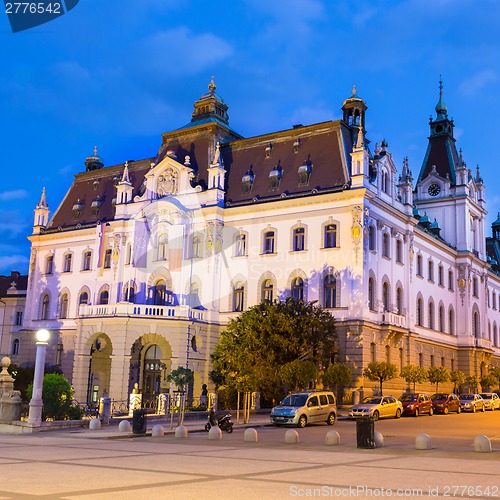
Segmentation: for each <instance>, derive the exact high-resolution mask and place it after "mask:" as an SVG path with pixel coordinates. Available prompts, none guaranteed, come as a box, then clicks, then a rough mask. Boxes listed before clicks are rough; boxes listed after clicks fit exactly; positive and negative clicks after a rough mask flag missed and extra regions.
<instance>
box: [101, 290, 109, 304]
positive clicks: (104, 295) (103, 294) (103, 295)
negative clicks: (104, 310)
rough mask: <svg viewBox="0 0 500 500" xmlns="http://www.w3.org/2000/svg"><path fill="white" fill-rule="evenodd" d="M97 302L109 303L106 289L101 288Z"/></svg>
mask: <svg viewBox="0 0 500 500" xmlns="http://www.w3.org/2000/svg"><path fill="white" fill-rule="evenodd" d="M99 304H101V305H106V304H109V292H108V290H102V291H101V293H100V295H99Z"/></svg>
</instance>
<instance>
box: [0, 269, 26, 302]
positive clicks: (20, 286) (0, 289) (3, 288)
mask: <svg viewBox="0 0 500 500" xmlns="http://www.w3.org/2000/svg"><path fill="white" fill-rule="evenodd" d="M12 283H15V287H16V289H17V290H27V288H28V276H27V275H23V274H21V273H19V272H18V271H12V272H11V273H10V276H0V297H5V296H7V290H8V289H9V288H10V287H11V286H12Z"/></svg>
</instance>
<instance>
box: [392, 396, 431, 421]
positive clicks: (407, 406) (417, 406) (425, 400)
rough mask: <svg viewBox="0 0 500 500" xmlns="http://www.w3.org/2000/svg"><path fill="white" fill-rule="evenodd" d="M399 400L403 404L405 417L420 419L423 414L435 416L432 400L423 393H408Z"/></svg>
mask: <svg viewBox="0 0 500 500" xmlns="http://www.w3.org/2000/svg"><path fill="white" fill-rule="evenodd" d="M399 400H400V401H401V403H403V415H413V416H414V417H418V416H419V415H421V414H422V413H427V414H429V415H431V416H432V415H434V408H433V406H432V401H431V398H430V397H429V396H428V395H427V394H423V393H421V392H407V393H405V394H403V395H402V396H401V397H400V398H399Z"/></svg>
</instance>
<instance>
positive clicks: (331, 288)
mask: <svg viewBox="0 0 500 500" xmlns="http://www.w3.org/2000/svg"><path fill="white" fill-rule="evenodd" d="M323 307H325V308H327V309H333V308H334V307H337V280H336V279H335V276H333V274H327V275H326V276H325V278H324V280H323Z"/></svg>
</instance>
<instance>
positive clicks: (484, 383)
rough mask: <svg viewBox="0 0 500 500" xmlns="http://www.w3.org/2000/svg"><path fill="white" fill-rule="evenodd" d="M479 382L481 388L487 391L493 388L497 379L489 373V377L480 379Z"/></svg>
mask: <svg viewBox="0 0 500 500" xmlns="http://www.w3.org/2000/svg"><path fill="white" fill-rule="evenodd" d="M480 382H481V387H482V388H483V391H484V390H489V389H491V388H492V387H495V386H496V385H497V384H498V379H497V378H496V377H495V376H494V375H492V374H491V373H490V374H489V375H486V376H484V377H482V378H481V380H480Z"/></svg>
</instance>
